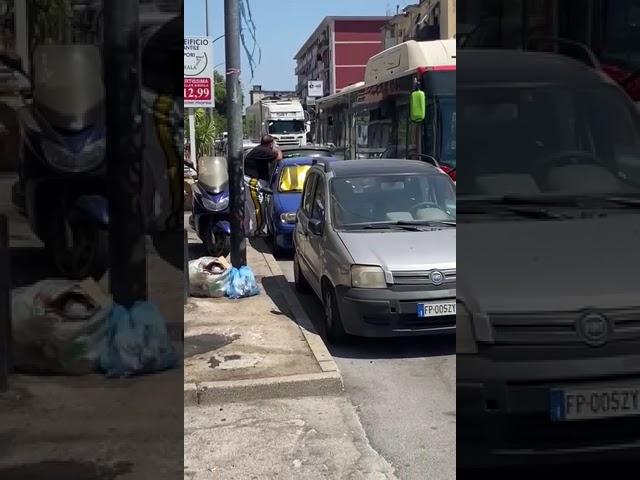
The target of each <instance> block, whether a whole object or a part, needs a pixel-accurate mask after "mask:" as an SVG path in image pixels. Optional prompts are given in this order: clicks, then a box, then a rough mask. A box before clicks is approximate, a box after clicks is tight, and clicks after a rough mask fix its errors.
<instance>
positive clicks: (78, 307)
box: [11, 279, 112, 375]
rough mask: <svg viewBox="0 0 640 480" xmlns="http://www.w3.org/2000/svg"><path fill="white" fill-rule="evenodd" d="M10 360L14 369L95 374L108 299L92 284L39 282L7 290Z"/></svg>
mask: <svg viewBox="0 0 640 480" xmlns="http://www.w3.org/2000/svg"><path fill="white" fill-rule="evenodd" d="M11 303H12V328H13V340H14V343H13V362H14V367H15V368H16V369H17V370H19V371H26V372H32V373H54V374H66V375H82V374H87V373H91V372H93V371H94V370H95V366H96V359H97V357H98V355H99V350H100V341H101V338H102V335H103V333H104V332H103V330H104V328H105V319H106V317H107V315H108V314H109V311H110V310H111V306H112V304H111V300H110V299H109V298H108V297H106V296H104V295H103V294H101V292H100V291H99V287H98V286H97V284H95V282H93V281H92V280H85V281H83V282H76V281H71V280H63V279H48V280H42V281H40V282H38V283H36V284H34V285H30V286H28V287H23V288H18V289H15V290H14V291H13V292H12V302H11Z"/></svg>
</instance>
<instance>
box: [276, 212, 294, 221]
mask: <svg viewBox="0 0 640 480" xmlns="http://www.w3.org/2000/svg"><path fill="white" fill-rule="evenodd" d="M296 218H297V217H296V212H286V213H282V214H280V221H281V222H282V223H296Z"/></svg>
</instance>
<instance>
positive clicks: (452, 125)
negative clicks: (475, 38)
mask: <svg viewBox="0 0 640 480" xmlns="http://www.w3.org/2000/svg"><path fill="white" fill-rule="evenodd" d="M416 90H421V91H423V92H424V93H425V100H426V108H425V111H424V113H425V114H424V118H422V119H420V120H418V121H416V120H415V119H414V120H412V118H411V112H410V110H411V97H412V92H414V91H416ZM316 139H317V140H318V141H319V142H320V143H325V144H334V145H335V146H336V147H337V148H338V149H339V150H341V151H343V152H344V156H345V158H346V159H354V158H376V157H385V158H412V159H422V160H425V161H429V162H431V163H436V164H438V165H439V166H440V167H441V168H442V169H443V170H444V171H446V172H447V173H449V174H450V175H451V176H452V178H454V180H455V168H456V45H455V40H435V41H429V42H416V41H409V42H405V43H402V44H400V45H396V46H395V47H391V48H389V49H387V50H385V51H383V52H381V53H379V54H377V55H375V56H373V57H372V58H371V59H370V60H369V62H368V63H367V68H366V72H365V79H364V82H360V83H357V84H355V85H351V86H349V87H347V88H345V89H343V90H342V91H340V92H339V93H336V94H334V95H330V96H328V97H324V98H322V99H320V100H318V102H317V118H316Z"/></svg>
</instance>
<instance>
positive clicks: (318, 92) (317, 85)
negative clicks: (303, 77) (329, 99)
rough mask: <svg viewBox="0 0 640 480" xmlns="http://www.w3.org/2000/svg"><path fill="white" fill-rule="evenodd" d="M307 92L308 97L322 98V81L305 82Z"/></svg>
mask: <svg viewBox="0 0 640 480" xmlns="http://www.w3.org/2000/svg"><path fill="white" fill-rule="evenodd" d="M307 90H308V94H309V96H310V97H322V96H323V95H324V84H323V82H322V80H310V81H309V82H307Z"/></svg>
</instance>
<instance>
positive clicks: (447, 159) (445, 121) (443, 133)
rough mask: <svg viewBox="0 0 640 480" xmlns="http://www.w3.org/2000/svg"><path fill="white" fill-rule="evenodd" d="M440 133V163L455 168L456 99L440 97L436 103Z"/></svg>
mask: <svg viewBox="0 0 640 480" xmlns="http://www.w3.org/2000/svg"><path fill="white" fill-rule="evenodd" d="M438 123H439V128H438V130H439V131H440V159H439V161H440V163H443V164H445V165H449V166H451V167H455V166H456V99H455V97H442V98H440V99H439V101H438Z"/></svg>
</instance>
